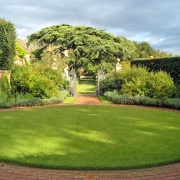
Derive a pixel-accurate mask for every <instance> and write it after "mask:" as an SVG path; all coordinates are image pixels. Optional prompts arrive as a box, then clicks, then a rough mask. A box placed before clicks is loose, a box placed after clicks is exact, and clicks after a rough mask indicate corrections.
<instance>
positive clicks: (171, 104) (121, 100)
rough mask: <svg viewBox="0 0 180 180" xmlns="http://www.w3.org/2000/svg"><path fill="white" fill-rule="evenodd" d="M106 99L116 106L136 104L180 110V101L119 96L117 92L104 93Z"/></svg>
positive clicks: (177, 99)
mask: <svg viewBox="0 0 180 180" xmlns="http://www.w3.org/2000/svg"><path fill="white" fill-rule="evenodd" d="M104 96H105V97H106V99H108V100H110V101H113V102H114V103H116V104H134V105H145V106H157V107H167V108H173V109H180V99H179V98H176V99H155V98H149V97H146V96H129V95H127V94H123V95H118V94H117V93H115V92H106V93H104Z"/></svg>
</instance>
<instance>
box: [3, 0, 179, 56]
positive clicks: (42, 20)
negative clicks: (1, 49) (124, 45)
mask: <svg viewBox="0 0 180 180" xmlns="http://www.w3.org/2000/svg"><path fill="white" fill-rule="evenodd" d="M0 18H5V19H6V20H8V21H11V23H13V24H14V25H15V28H16V31H17V34H18V37H19V38H23V39H25V38H26V37H27V36H28V35H31V34H32V33H34V32H37V31H39V30H40V29H42V28H44V27H48V26H52V25H56V24H70V25H72V26H81V25H85V26H91V27H94V28H96V29H103V30H106V31H107V32H109V33H111V34H114V35H117V36H124V37H126V38H128V39H130V40H133V41H137V42H142V41H148V42H149V43H150V44H151V45H152V46H153V47H154V48H156V49H159V50H161V51H166V52H168V53H172V54H173V55H180V0H0Z"/></svg>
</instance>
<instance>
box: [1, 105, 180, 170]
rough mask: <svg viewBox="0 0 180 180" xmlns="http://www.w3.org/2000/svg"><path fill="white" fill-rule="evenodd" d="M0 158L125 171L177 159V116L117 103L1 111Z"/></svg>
mask: <svg viewBox="0 0 180 180" xmlns="http://www.w3.org/2000/svg"><path fill="white" fill-rule="evenodd" d="M0 142H1V145H0V161H5V162H12V163H17V164H24V165H29V166H38V167H46V168H60V169H128V168H140V167H147V166H154V165H160V164H167V163H171V162H177V161H180V114H179V113H173V112H167V111H163V110H154V109H152V110H150V109H142V108H136V107H122V106H121V107H119V106H60V107H41V108H30V109H24V110H16V111H7V112H1V113H0Z"/></svg>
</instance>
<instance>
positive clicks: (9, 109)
mask: <svg viewBox="0 0 180 180" xmlns="http://www.w3.org/2000/svg"><path fill="white" fill-rule="evenodd" d="M82 105H84V106H120V107H121V106H122V107H123V106H124V107H136V108H145V109H157V110H164V111H169V112H174V113H180V110H177V109H171V108H167V107H156V106H144V105H129V104H111V103H102V104H74V103H72V104H71V103H69V104H63V103H60V104H51V105H43V106H18V107H11V108H0V112H4V111H13V110H23V109H33V108H43V107H57V106H82Z"/></svg>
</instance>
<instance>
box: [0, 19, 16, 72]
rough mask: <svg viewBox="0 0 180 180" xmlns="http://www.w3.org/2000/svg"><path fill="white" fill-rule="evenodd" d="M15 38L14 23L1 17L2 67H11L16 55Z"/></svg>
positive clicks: (5, 68)
mask: <svg viewBox="0 0 180 180" xmlns="http://www.w3.org/2000/svg"><path fill="white" fill-rule="evenodd" d="M15 39H16V32H15V28H14V25H13V24H12V23H11V22H8V21H6V20H5V19H1V18H0V42H1V43H0V69H4V70H9V69H11V67H12V65H13V62H14V56H15Z"/></svg>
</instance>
